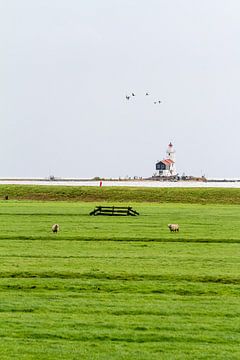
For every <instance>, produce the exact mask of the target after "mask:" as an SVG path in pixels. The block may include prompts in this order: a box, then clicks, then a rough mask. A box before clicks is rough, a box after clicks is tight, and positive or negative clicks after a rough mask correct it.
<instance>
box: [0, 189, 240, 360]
mask: <svg viewBox="0 0 240 360" xmlns="http://www.w3.org/2000/svg"><path fill="white" fill-rule="evenodd" d="M2 191H3V190H2ZM79 191H80V190H79ZM12 196H13V194H12ZM74 200H76V199H74ZM105 201H106V199H105ZM108 203H109V205H112V204H113V202H112V201H111V202H108ZM230 203H232V202H231V201H230ZM98 204H99V200H98V201H96V202H78V201H73V202H70V201H26V200H11V198H10V201H0V354H1V359H3V360H4V359H66V360H67V359H93V360H95V359H104V360H105V359H116V360H123V359H129V360H130V359H131V360H132V359H134V360H135V359H139V360H146V359H149V360H155V359H156V360H158V359H166V360H168V359H236V360H237V359H239V358H240V296H239V295H240V265H239V262H240V260H239V259H240V231H239V223H240V221H239V219H240V205H237V204H235V205H233V204H231V205H230V204H203V203H201V202H200V203H198V204H194V203H192V204H183V203H175V204H174V203H167V202H162V203H147V202H144V203H143V202H135V203H133V202H130V201H128V202H126V205H131V206H133V207H134V208H135V209H136V210H137V211H139V212H140V216H136V217H104V216H96V217H95V216H89V215H88V214H89V212H90V211H91V210H92V209H93V208H94V206H95V205H98ZM114 204H115V205H117V203H116V202H115V200H114ZM54 223H58V224H59V225H60V232H59V233H58V234H52V233H51V226H52V224H54ZM168 223H179V224H180V232H179V233H170V232H169V229H168V228H167V224H168Z"/></svg>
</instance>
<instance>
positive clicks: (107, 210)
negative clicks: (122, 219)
mask: <svg viewBox="0 0 240 360" xmlns="http://www.w3.org/2000/svg"><path fill="white" fill-rule="evenodd" d="M89 215H94V216H96V215H106V216H136V215H140V214H139V212H137V211H136V210H134V209H133V208H132V207H131V206H96V207H95V209H94V210H93V211H91V212H90V213H89Z"/></svg>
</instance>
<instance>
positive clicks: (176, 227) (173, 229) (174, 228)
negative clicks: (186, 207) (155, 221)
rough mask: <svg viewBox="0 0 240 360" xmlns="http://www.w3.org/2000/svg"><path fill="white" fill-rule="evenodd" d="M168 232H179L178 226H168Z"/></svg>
mask: <svg viewBox="0 0 240 360" xmlns="http://www.w3.org/2000/svg"><path fill="white" fill-rule="evenodd" d="M168 227H169V230H170V231H175V232H176V231H179V225H178V224H168Z"/></svg>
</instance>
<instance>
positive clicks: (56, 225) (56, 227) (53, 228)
mask: <svg viewBox="0 0 240 360" xmlns="http://www.w3.org/2000/svg"><path fill="white" fill-rule="evenodd" d="M59 230H60V227H59V225H58V224H54V225H53V226H52V232H53V233H57V232H58V231H59Z"/></svg>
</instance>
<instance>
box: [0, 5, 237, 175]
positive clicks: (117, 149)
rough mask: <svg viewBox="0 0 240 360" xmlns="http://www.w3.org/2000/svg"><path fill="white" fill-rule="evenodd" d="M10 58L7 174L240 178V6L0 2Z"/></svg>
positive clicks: (1, 70)
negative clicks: (171, 170) (160, 164)
mask: <svg viewBox="0 0 240 360" xmlns="http://www.w3.org/2000/svg"><path fill="white" fill-rule="evenodd" d="M0 53H1V56H0V79H1V81H0V144H1V145H0V146H1V151H0V163H1V168H0V177H7V176H12V177H15V176H22V177H25V176H32V177H36V176H40V177H46V176H49V175H50V174H53V175H55V176H61V177H94V176H103V177H104V176H105V177H118V176H126V175H128V176H134V175H136V176H150V175H152V174H153V172H154V171H155V162H156V161H157V160H160V159H162V158H164V157H165V151H166V147H167V145H168V143H169V142H170V141H172V143H173V145H174V147H175V150H176V167H177V171H178V172H179V174H180V175H181V174H182V173H183V172H185V173H186V174H191V175H203V174H205V175H206V176H208V177H240V161H239V133H240V124H239V118H240V101H239V96H240V1H239V0H201V1H197V0H21V1H20V0H0ZM132 91H133V92H134V93H135V94H136V96H135V97H134V98H131V99H130V100H129V101H128V100H126V98H125V96H126V95H127V94H130V93H131V92H132ZM146 91H148V92H149V96H145V92H146ZM158 99H161V100H162V103H161V104H154V101H155V100H158Z"/></svg>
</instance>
